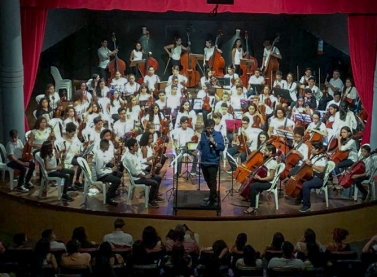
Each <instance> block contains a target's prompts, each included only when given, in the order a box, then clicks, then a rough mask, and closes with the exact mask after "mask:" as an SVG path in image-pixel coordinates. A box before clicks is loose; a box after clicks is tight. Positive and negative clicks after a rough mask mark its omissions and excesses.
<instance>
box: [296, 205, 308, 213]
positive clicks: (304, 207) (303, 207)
mask: <svg viewBox="0 0 377 277" xmlns="http://www.w3.org/2000/svg"><path fill="white" fill-rule="evenodd" d="M298 211H299V212H300V213H306V212H310V207H308V206H302V207H301V209H299V210H298Z"/></svg>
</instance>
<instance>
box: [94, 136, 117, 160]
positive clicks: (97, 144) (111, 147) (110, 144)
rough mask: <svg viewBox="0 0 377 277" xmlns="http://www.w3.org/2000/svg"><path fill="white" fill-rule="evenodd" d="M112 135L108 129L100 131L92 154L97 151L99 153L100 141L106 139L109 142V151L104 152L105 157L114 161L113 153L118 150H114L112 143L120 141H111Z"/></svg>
mask: <svg viewBox="0 0 377 277" xmlns="http://www.w3.org/2000/svg"><path fill="white" fill-rule="evenodd" d="M112 134H113V133H112V132H111V130H110V129H103V130H102V131H101V134H100V135H99V138H100V140H97V141H95V142H94V144H93V152H94V153H95V152H97V151H100V148H101V140H103V139H106V140H108V141H109V149H107V150H106V151H105V152H106V155H107V156H108V157H109V158H111V159H115V153H117V151H118V150H115V146H114V143H119V141H120V140H119V139H118V138H117V137H115V139H114V140H112Z"/></svg>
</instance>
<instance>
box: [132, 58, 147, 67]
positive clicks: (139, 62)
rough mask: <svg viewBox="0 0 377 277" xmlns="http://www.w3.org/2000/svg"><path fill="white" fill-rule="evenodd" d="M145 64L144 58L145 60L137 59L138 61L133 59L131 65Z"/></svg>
mask: <svg viewBox="0 0 377 277" xmlns="http://www.w3.org/2000/svg"><path fill="white" fill-rule="evenodd" d="M144 64H145V59H143V60H137V61H132V62H131V63H130V67H135V66H142V65H144Z"/></svg>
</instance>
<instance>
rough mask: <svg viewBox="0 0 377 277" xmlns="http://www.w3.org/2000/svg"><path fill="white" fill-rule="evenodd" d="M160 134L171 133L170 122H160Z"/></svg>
mask: <svg viewBox="0 0 377 277" xmlns="http://www.w3.org/2000/svg"><path fill="white" fill-rule="evenodd" d="M160 133H161V134H164V135H167V134H168V133H169V121H168V120H161V121H160Z"/></svg>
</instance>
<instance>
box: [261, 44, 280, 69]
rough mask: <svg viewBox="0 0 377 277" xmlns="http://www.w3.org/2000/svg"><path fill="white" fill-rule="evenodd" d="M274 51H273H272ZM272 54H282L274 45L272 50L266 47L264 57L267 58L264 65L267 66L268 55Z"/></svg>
mask: <svg viewBox="0 0 377 277" xmlns="http://www.w3.org/2000/svg"><path fill="white" fill-rule="evenodd" d="M271 51H272V52H271ZM270 54H276V55H280V51H279V49H278V48H277V47H275V46H274V47H273V48H271V49H270V50H267V48H266V47H265V48H264V50H263V57H265V58H266V60H265V62H264V66H267V57H268V56H269V55H270Z"/></svg>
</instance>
